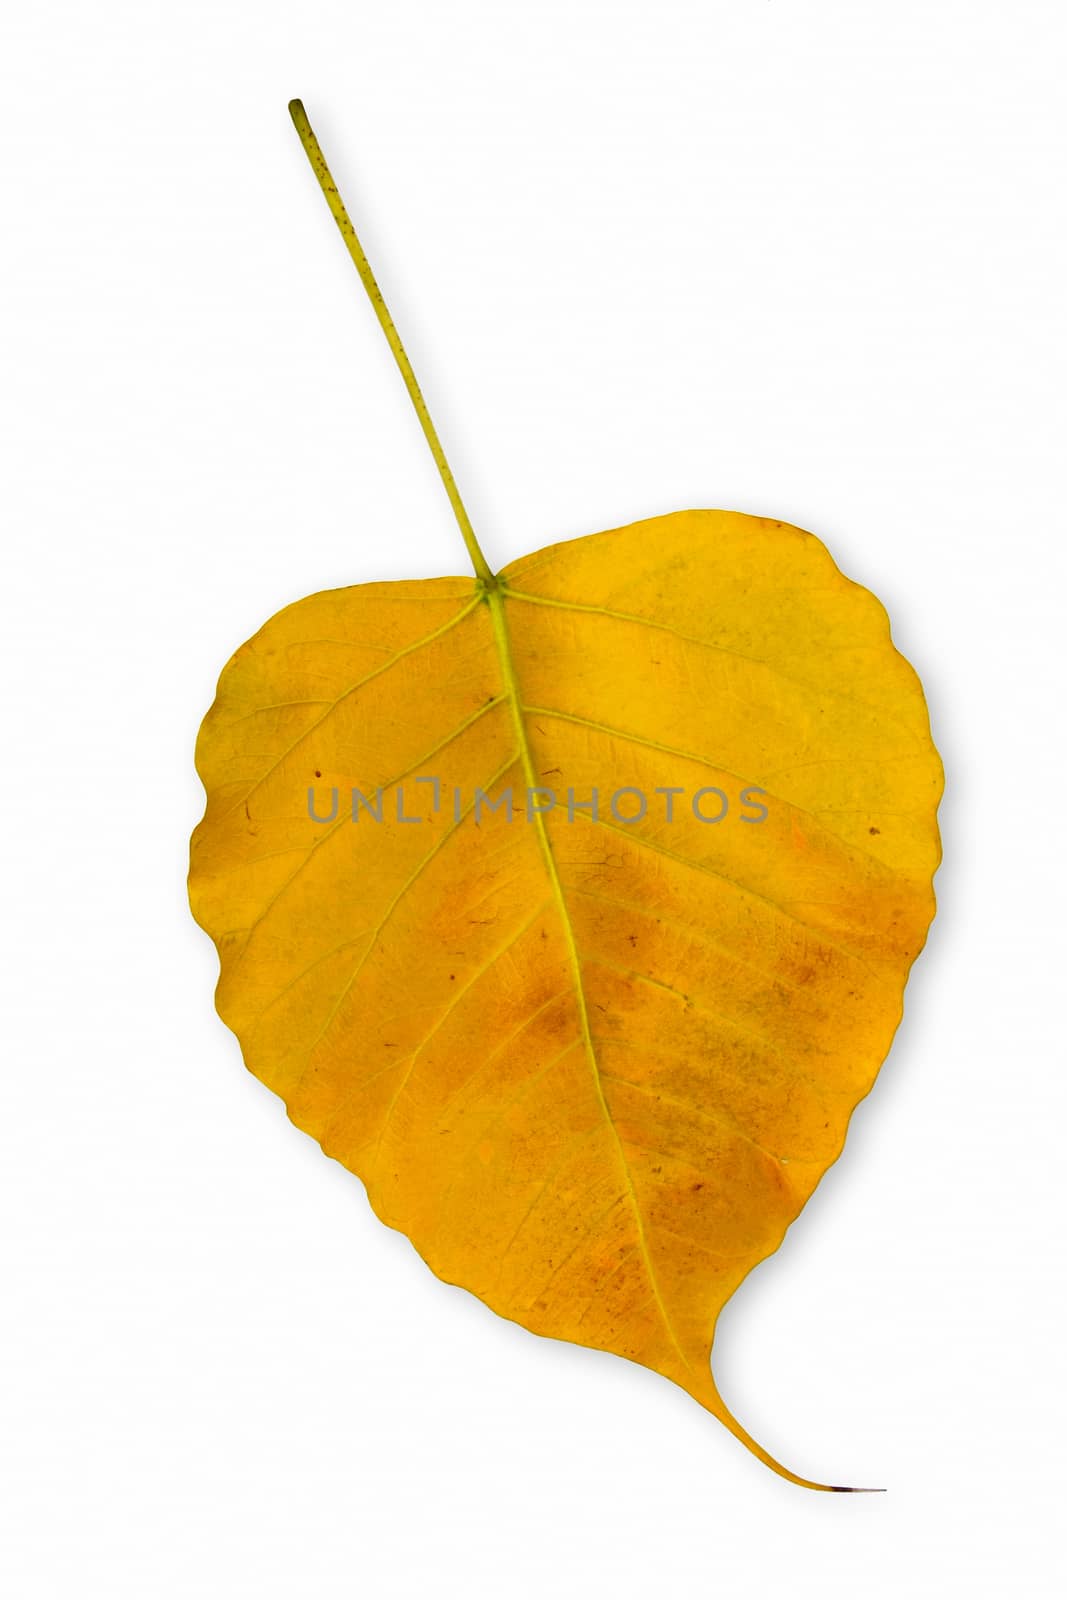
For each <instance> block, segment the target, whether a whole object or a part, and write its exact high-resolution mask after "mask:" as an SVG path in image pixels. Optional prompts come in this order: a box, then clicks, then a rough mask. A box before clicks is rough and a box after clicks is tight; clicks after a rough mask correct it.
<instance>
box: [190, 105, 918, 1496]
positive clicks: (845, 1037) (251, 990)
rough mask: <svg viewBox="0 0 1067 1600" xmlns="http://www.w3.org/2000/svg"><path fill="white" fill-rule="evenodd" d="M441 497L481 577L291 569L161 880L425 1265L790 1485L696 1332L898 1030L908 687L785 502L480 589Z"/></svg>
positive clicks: (866, 600) (214, 725)
mask: <svg viewBox="0 0 1067 1600" xmlns="http://www.w3.org/2000/svg"><path fill="white" fill-rule="evenodd" d="M294 117H295V118H296V120H297V123H298V127H301V133H302V137H304V140H305V145H306V146H308V147H309V153H312V154H313V155H314V156H315V157H316V160H317V166H318V170H319V175H320V181H322V183H323V187H324V188H325V189H326V190H327V197H328V198H329V197H330V194H331V193H332V194H333V199H332V200H331V205H332V206H334V209H335V215H336V214H337V212H338V210H340V211H341V217H343V208H341V207H340V201H339V200H338V199H337V197H336V193H335V191H332V189H331V185H330V182H329V174H328V172H327V170H326V168H325V164H324V163H323V162H322V160H321V154H319V153H318V150H317V146H315V145H314V143H313V135H311V133H310V129H309V128H307V126H306V119H304V122H303V125H301V117H302V113H299V114H298V113H297V112H294ZM335 202H336V204H335ZM339 220H341V218H340V217H339ZM344 220H345V221H347V218H345V219H344ZM348 227H349V229H350V228H351V224H348ZM346 238H348V236H347V235H346ZM353 241H354V235H353V236H352V237H351V238H348V242H349V248H350V249H351V250H352V251H353V255H354V256H355V255H356V252H357V251H358V252H359V256H358V258H357V265H359V264H360V260H361V259H362V252H361V251H359V246H358V241H355V242H354V243H353ZM363 265H364V266H365V260H364V262H363ZM362 270H363V268H362V267H361V272H362ZM368 280H369V283H368V288H371V286H373V279H372V278H370V273H369V268H367V269H366V272H365V274H364V281H365V282H368ZM376 292H377V291H376V286H374V287H373V292H372V298H373V297H374V293H376ZM376 307H377V308H379V316H380V317H381V318H382V321H383V326H385V327H386V332H387V334H388V335H389V337H390V343H391V344H393V345H394V350H395V349H397V348H398V347H399V340H398V339H397V337H396V334H395V330H394V329H392V324H391V323H390V322H388V313H387V312H385V310H384V305H383V304H381V302H380V295H379V296H378V300H377V301H376ZM398 359H399V358H398ZM404 360H405V361H406V357H405V358H404ZM402 368H403V363H402ZM409 374H410V368H408V369H407V371H406V372H405V379H408V378H409ZM409 388H410V389H412V391H413V398H414V397H415V396H416V395H417V389H415V386H414V378H413V377H411V378H410V381H409ZM417 404H418V405H419V406H421V396H420V397H418V402H417ZM419 414H420V418H421V419H422V420H423V425H424V428H426V430H427V437H428V439H429V440H430V444H431V448H432V449H434V450H435V456H436V455H437V454H438V453H439V452H440V446H439V444H438V443H437V439H436V434H434V433H433V431H432V424H430V423H429V418H428V415H427V414H426V413H425V407H424V406H421V409H420V413H419ZM443 462H444V458H443V453H441V454H440V459H439V465H442V463H443ZM444 472H447V464H446V463H445V464H444V471H443V475H444ZM446 486H448V487H449V493H450V495H452V496H453V497H454V498H453V504H454V505H457V504H458V506H459V510H457V515H459V511H460V510H462V506H461V502H459V498H458V494H456V493H455V488H454V484H452V483H451V475H450V474H449V475H448V476H447V477H446ZM464 522H465V513H463V516H462V518H461V522H460V525H461V528H464V537H465V538H467V537H468V533H469V534H470V537H469V539H468V545H469V547H472V554H473V555H474V557H475V568H476V574H477V575H476V576H475V577H474V578H473V579H463V578H444V579H436V580H431V581H425V582H401V583H391V584H367V585H362V586H358V587H354V588H349V589H341V590H336V591H333V592H330V593H325V594H317V595H313V596H311V597H310V598H308V599H306V600H302V601H300V602H298V603H297V604H296V605H293V606H290V607H289V608H288V609H287V610H285V611H283V612H281V613H280V614H279V615H278V616H276V617H274V618H273V619H272V620H271V621H270V622H268V623H267V624H266V626H265V627H264V628H263V629H262V630H261V631H260V632H259V633H258V634H257V635H256V636H255V638H253V639H252V640H251V641H250V642H249V643H248V644H246V645H244V646H243V647H242V648H241V649H240V650H239V651H238V652H237V654H236V655H235V656H234V657H233V659H232V660H231V662H230V663H229V664H228V666H227V667H226V669H225V671H224V672H223V674H222V678H221V681H220V684H219V690H218V696H217V699H216V701H215V703H214V705H213V706H212V708H211V710H210V712H209V713H208V715H207V717H206V719H205V721H204V725H203V728H202V730H201V734H200V739H199V743H198V749H197V764H198V770H199V771H200V774H201V777H202V778H203V781H204V785H205V788H206V790H207V797H208V798H207V810H206V813H205V816H204V819H203V821H202V822H201V824H200V825H199V827H198V828H197V830H196V833H195V835H194V839H193V848H192V866H191V873H190V898H191V903H192V907H193V911H194V914H195V915H196V917H197V920H198V921H199V922H200V923H201V924H202V925H203V927H204V928H205V929H206V930H207V931H208V932H209V933H210V934H211V935H212V937H213V938H214V939H215V941H216V944H217V946H218V950H219V955H220V960H221V976H220V981H219V986H218V991H217V1004H218V1009H219V1012H220V1014H221V1016H222V1017H223V1019H224V1020H225V1021H226V1022H227V1024H228V1025H229V1026H230V1027H231V1028H232V1029H233V1030H234V1032H235V1033H236V1035H237V1037H238V1039H239V1040H240V1042H241V1046H242V1050H243V1053H244V1058H245V1061H246V1063H247V1065H248V1067H249V1068H250V1069H251V1071H253V1072H254V1073H255V1074H256V1075H257V1076H258V1077H259V1078H261V1079H262V1080H263V1081H264V1082H265V1083H266V1084H268V1085H269V1086H270V1087H271V1088H272V1089H273V1090H274V1091H275V1092H276V1093H277V1094H279V1095H280V1096H282V1098H283V1099H284V1100H285V1103H286V1105H287V1107H288V1110H289V1114H290V1116H291V1117H292V1119H293V1121H294V1122H295V1123H296V1124H297V1125H298V1126H299V1127H301V1128H303V1129H304V1130H305V1131H307V1132H308V1133H309V1134H311V1135H312V1136H313V1137H314V1138H315V1139H317V1140H318V1141H319V1142H320V1143H321V1145H322V1147H323V1149H324V1150H325V1151H326V1152H327V1154H329V1155H331V1156H334V1157H336V1158H337V1159H338V1160H339V1161H341V1162H343V1163H344V1164H345V1166H347V1167H349V1168H350V1169H351V1170H352V1171H353V1172H355V1173H357V1174H358V1175H359V1177H360V1178H361V1179H362V1180H363V1182H364V1183H365V1185H366V1187H367V1192H368V1195H369V1197H370V1200H371V1203H372V1205H373V1206H374V1209H375V1211H376V1212H377V1213H378V1215H379V1216H380V1217H381V1218H382V1219H383V1221H385V1222H387V1223H389V1224H390V1225H391V1226H393V1227H396V1228H399V1229H401V1230H402V1231H403V1232H404V1233H406V1234H407V1235H408V1236H409V1237H410V1239H411V1240H412V1241H413V1243H414V1244H415V1246H416V1248H417V1249H418V1250H419V1252H420V1254H421V1255H422V1256H423V1257H424V1259H425V1260H426V1262H427V1263H428V1264H429V1266H430V1267H431V1268H432V1269H433V1271H434V1272H436V1273H437V1274H438V1275H439V1276H440V1277H442V1278H444V1279H445V1280H447V1281H449V1282H452V1283H457V1284H461V1285H463V1286H464V1287H466V1288H468V1289H470V1290H472V1291H473V1292H474V1293H475V1294H477V1295H478V1296H480V1297H481V1299H483V1300H484V1301H485V1302H486V1304H487V1305H489V1306H491V1307H492V1308H493V1310H495V1311H497V1312H499V1313H500V1314H501V1315H502V1316H506V1317H510V1318H513V1319H514V1320H515V1321H517V1322H519V1323H521V1324H522V1325H523V1326H525V1327H527V1328H530V1329H532V1330H534V1331H535V1332H537V1333H542V1334H546V1335H550V1336H552V1337H554V1338H559V1339H567V1340H572V1341H574V1342H576V1343H579V1344H585V1345H590V1346H593V1347H596V1348H599V1349H604V1350H609V1351H614V1352H616V1353H618V1354H620V1355H623V1356H627V1357H629V1358H630V1359H631V1360H634V1361H638V1362H640V1363H642V1364H644V1365H645V1366H648V1367H651V1368H653V1369H654V1370H655V1371H657V1372H660V1373H662V1374H663V1375H664V1376H666V1377H668V1378H670V1379H672V1380H673V1381H674V1382H675V1383H677V1384H680V1385H681V1386H682V1387H683V1388H684V1389H686V1390H687V1391H688V1392H689V1393H690V1394H691V1395H692V1396H693V1397H694V1398H695V1399H696V1400H697V1401H699V1402H700V1404H701V1405H703V1406H705V1407H706V1408H707V1409H708V1410H709V1411H711V1412H712V1413H713V1414H714V1415H716V1416H717V1417H719V1418H720V1419H721V1420H722V1421H723V1422H724V1423H725V1424H726V1426H727V1427H728V1428H729V1429H730V1430H731V1431H732V1432H733V1433H735V1434H736V1435H737V1436H738V1437H739V1438H740V1439H742V1440H743V1441H744V1443H745V1444H747V1445H748V1446H749V1448H751V1449H752V1450H753V1451H754V1452H755V1453H756V1454H757V1455H758V1456H759V1457H760V1458H761V1459H762V1460H764V1461H765V1462H767V1463H768V1464H769V1465H770V1466H773V1467H774V1468H775V1470H777V1471H780V1472H782V1473H783V1474H784V1475H785V1476H787V1477H789V1478H792V1479H793V1481H795V1482H800V1483H805V1484H806V1483H807V1482H808V1480H806V1479H802V1478H798V1477H796V1475H795V1474H793V1473H790V1472H788V1471H787V1470H786V1469H785V1468H783V1467H781V1466H780V1465H779V1464H778V1463H777V1462H775V1461H774V1460H773V1459H772V1458H771V1457H770V1456H769V1455H768V1454H767V1452H766V1451H764V1450H763V1449H762V1448H761V1447H760V1446H759V1445H757V1444H756V1443H755V1442H754V1441H753V1440H752V1439H751V1438H750V1437H749V1436H748V1434H747V1433H746V1432H745V1430H744V1429H743V1428H742V1427H741V1426H740V1424H739V1423H738V1422H737V1421H736V1420H735V1419H734V1418H733V1417H732V1415H731V1414H730V1412H729V1411H728V1410H727V1408H726V1406H725V1405H724V1404H723V1402H722V1400H721V1398H720V1396H719V1394H718V1391H717V1389H716V1386H715V1383H714V1379H713V1377H712V1372H711V1365H710V1356H711V1347H712V1339H713V1335H714V1329H715V1322H716V1319H717V1317H718V1314H719V1312H720V1310H721V1309H722V1307H723V1305H724V1304H725V1302H726V1300H727V1299H728V1298H729V1296H730V1295H731V1294H732V1293H733V1291H734V1290H735V1289H736V1288H737V1286H738V1284H739V1283H740V1282H741V1280H742V1279H743V1278H744V1277H745V1275H746V1274H747V1273H748V1272H749V1271H750V1270H751V1268H752V1267H754V1266H755V1265H756V1264H757V1263H758V1262H759V1261H761V1260H763V1259H764V1257H766V1256H767V1255H768V1254H770V1252H771V1251H773V1250H775V1249H776V1248H777V1246H778V1244H779V1243H780V1242H781V1239H782V1236H783V1234H784V1232H785V1230H786V1228H787V1227H788V1226H789V1224H790V1222H791V1221H792V1220H793V1218H794V1217H795V1216H796V1215H797V1213H798V1212H799V1211H800V1209H801V1207H802V1206H803V1205H804V1202H805V1201H806V1200H807V1198H808V1196H809V1195H810V1194H811V1192H812V1190H813V1189H814V1187H815V1185H816V1184H817V1183H818V1180H819V1178H820V1177H821V1176H822V1174H823V1172H824V1171H825V1170H826V1168H827V1166H828V1165H829V1164H830V1163H831V1162H832V1161H833V1160H834V1159H835V1158H836V1157H837V1155H838V1153H839V1152H840V1150H841V1146H842V1143H843V1140H844V1137H845V1132H846V1128H847V1124H848V1119H849V1116H850V1114H851V1112H852V1110H853V1108H854V1107H855V1105H856V1103H857V1102H858V1101H859V1100H860V1099H861V1098H862V1097H863V1096H864V1095H865V1094H866V1093H867V1092H868V1090H869V1089H870V1087H871V1085H872V1083H873V1081H874V1078H875V1075H876V1074H877V1071H878V1068H879V1066H880V1064H881V1062H882V1060H883V1059H884V1057H885V1054H886V1052H887V1050H888V1048H889V1045H890V1042H891V1039H892V1036H893V1032H894V1030H895V1028H896V1026H897V1023H898V1021H899V1019H900V1015H901V1003H902V993H903V988H904V984H905V980H906V978H907V973H908V969H909V967H910V965H911V962H912V961H913V960H914V958H915V956H916V954H917V953H918V951H919V949H920V948H921V946H922V943H923V940H924V938H925V935H926V931H927V928H928V925H929V922H930V919H931V917H932V915H933V911H934V899H933V893H932V889H931V879H932V876H933V873H934V870H935V868H936V866H937V862H938V859H939V845H938V836H937V827H936V809H937V803H938V799H939V797H940V793H941V783H942V777H941V766H940V762H939V760H938V757H937V754H936V752H935V750H934V747H933V744H932V742H931V739H930V731H929V723H928V718H927V713H926V707H925V703H924V700H923V695H922V690H921V687H920V685H919V682H918V679H917V678H916V676H915V674H914V672H913V671H912V669H911V668H910V667H909V666H908V664H907V663H906V662H905V661H904V660H903V658H902V657H901V656H900V655H899V654H898V653H897V652H896V650H895V649H894V647H893V645H892V643H891V641H890V635H889V627H888V623H887V620H886V616H885V613H884V611H883V609H882V607H881V605H880V604H879V603H878V601H877V600H875V599H874V597H873V596H872V595H870V594H869V593H868V592H867V591H866V590H865V589H862V588H860V587H859V586H858V585H856V584H854V583H852V582H850V581H849V580H848V579H847V578H845V577H843V576H842V574H841V573H840V572H839V571H838V569H837V568H836V566H835V565H834V563H833V561H832V560H831V559H830V556H829V555H828V553H827V552H826V550H825V549H824V547H823V546H822V545H821V544H820V543H819V541H818V540H817V539H815V538H813V537H812V536H811V535H810V534H806V533H803V532H801V531H800V530H798V529H796V528H792V527H789V526H787V525H785V524H782V523H779V522H772V521H767V520H763V519H759V518H754V517H747V516H743V515H740V514H736V513H729V512H721V511H689V512H680V513H677V514H675V515H672V516H665V517H658V518H654V519H652V520H649V521H645V522H640V523H635V524H633V525H632V526H630V527H625V528H620V529H616V530H613V531H611V532H607V533H601V534H597V535H594V536H591V537H587V538H582V539H576V540H573V541H571V542H568V543H565V544H560V545H555V546H553V547H551V548H549V549H547V550H541V551H538V552H537V553H536V554H534V555H531V556H528V557H525V558H523V559H522V560H520V561H518V562H516V563H514V564H513V565H512V566H511V567H509V568H507V569H506V570H505V571H504V572H502V573H501V574H500V575H499V576H497V577H494V576H493V575H492V574H491V573H490V572H489V569H488V567H487V566H486V565H485V563H484V558H483V557H481V552H480V551H479V550H478V549H477V543H476V541H474V539H473V533H472V532H470V529H469V523H467V524H466V526H464ZM420 779H421V780H423V781H421V782H420V781H418V780H420ZM594 792H595V799H594ZM509 797H510V801H511V807H512V814H511V815H510V817H509V814H508V804H507V802H508V799H509ZM379 817H380V820H379ZM318 819H323V820H318ZM809 1486H810V1487H816V1488H818V1487H823V1486H822V1485H818V1484H810V1485H809Z"/></svg>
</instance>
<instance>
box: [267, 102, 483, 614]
mask: <svg viewBox="0 0 1067 1600" xmlns="http://www.w3.org/2000/svg"><path fill="white" fill-rule="evenodd" d="M289 115H290V116H291V117H292V119H293V125H294V127H295V128H296V131H297V133H298V134H299V135H300V143H301V144H302V145H303V146H304V153H305V155H306V156H307V158H308V160H309V161H310V162H311V168H312V171H313V172H314V174H315V176H316V178H317V179H318V180H319V187H320V188H321V190H322V192H323V194H324V195H325V196H326V204H327V205H328V206H329V208H330V214H331V215H332V217H333V220H334V221H335V222H336V224H337V226H338V228H339V229H340V233H341V237H342V239H343V240H344V242H345V248H346V249H347V251H348V253H349V255H350V256H351V257H352V261H353V263H354V265H355V268H356V271H357V272H358V273H359V276H360V280H361V282H362V284H363V287H364V289H366V291H367V295H368V297H369V299H370V303H371V305H372V306H373V307H374V314H375V316H376V317H377V318H378V321H379V322H380V323H381V327H382V332H383V333H384V334H385V337H386V341H387V342H388V345H389V348H390V350H391V351H392V352H393V359H394V361H395V362H396V364H397V366H398V367H399V368H400V376H401V377H402V378H403V380H404V384H405V386H406V388H407V391H408V394H409V395H410V397H411V403H412V405H413V406H414V407H415V415H416V416H417V417H418V419H419V422H420V423H421V424H422V431H423V433H424V434H425V435H426V443H427V444H428V445H429V447H430V454H431V455H432V456H433V458H434V462H435V463H436V466H437V470H438V472H439V473H440V474H441V482H442V483H443V484H444V486H445V493H446V494H447V495H448V498H449V501H450V502H451V505H452V510H453V511H454V513H455V517H456V521H457V522H458V523H459V531H460V533H461V534H462V535H463V543H464V544H465V545H466V546H467V551H468V553H469V555H470V558H471V561H472V562H473V563H474V570H475V572H476V573H477V575H478V577H479V578H481V579H482V581H483V582H484V583H486V584H487V585H489V586H490V587H494V586H495V584H496V579H495V578H494V576H493V574H492V572H491V571H490V569H489V563H488V562H487V561H486V559H485V557H484V555H483V554H482V550H481V546H480V545H479V543H478V540H477V538H476V537H475V533H474V529H473V528H472V527H471V520H470V518H469V517H468V515H467V508H466V506H465V505H464V504H463V501H462V500H461V499H460V494H459V490H458V489H457V488H456V480H455V478H454V477H453V476H452V468H451V467H450V466H449V464H448V459H447V457H446V456H445V453H444V451H443V450H442V448H441V441H440V439H439V438H438V437H437V429H436V428H435V427H434V425H433V419H432V418H431V416H430V413H429V410H428V409H427V406H426V401H425V400H424V399H423V398H422V390H421V389H420V388H419V384H418V379H417V378H416V377H415V373H414V370H413V368H412V365H411V362H410V361H409V360H408V356H407V351H406V350H405V349H404V346H403V344H402V343H401V340H400V335H399V333H397V331H396V324H395V323H394V321H393V319H392V317H391V316H390V315H389V307H388V306H387V305H386V303H385V300H384V298H383V296H382V291H381V290H380V289H379V287H378V284H377V282H376V281H375V277H374V273H373V272H372V271H371V269H370V262H369V261H368V260H367V257H366V255H365V254H364V250H363V246H362V245H361V244H360V242H359V235H358V234H357V233H356V230H355V228H354V227H353V226H352V219H351V218H350V217H349V215H348V212H347V211H346V210H345V203H344V201H343V200H342V199H341V196H340V195H339V194H338V192H337V185H336V184H335V183H334V181H333V175H332V174H331V172H330V169H329V167H328V166H327V165H326V158H325V156H324V155H323V153H322V150H321V148H320V147H319V141H318V140H317V139H316V137H315V134H314V131H313V129H312V126H311V123H310V122H309V121H308V118H307V112H306V111H305V110H304V107H303V105H302V103H301V102H300V101H299V100H290V102H289Z"/></svg>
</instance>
